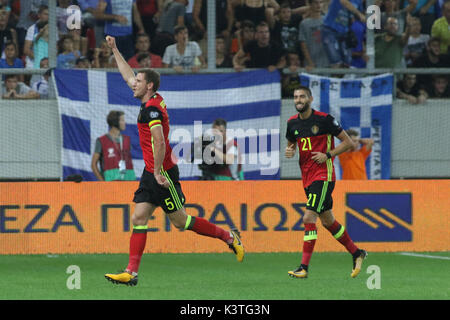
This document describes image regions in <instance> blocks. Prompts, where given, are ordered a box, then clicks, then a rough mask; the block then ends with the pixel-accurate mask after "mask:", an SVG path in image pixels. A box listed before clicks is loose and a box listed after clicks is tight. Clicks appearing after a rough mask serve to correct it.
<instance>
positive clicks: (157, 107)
mask: <svg viewBox="0 0 450 320" xmlns="http://www.w3.org/2000/svg"><path fill="white" fill-rule="evenodd" d="M106 41H107V43H108V46H109V47H110V48H111V49H112V51H113V54H114V58H115V59H116V62H117V67H118V68H119V71H120V73H121V74H122V77H123V79H124V80H125V82H126V83H127V84H128V86H129V87H130V88H131V89H132V90H133V93H134V97H135V98H136V99H139V100H141V103H142V104H141V109H140V112H139V116H138V119H137V125H138V131H139V142H140V145H141V148H142V153H143V158H144V162H145V168H144V172H143V174H142V177H141V180H140V183H139V187H138V189H137V190H136V192H135V193H134V199H133V201H134V202H135V203H136V206H135V210H134V212H133V215H132V219H131V220H132V223H133V232H132V234H131V238H130V247H129V261H128V266H127V267H126V269H125V270H124V271H123V272H119V273H116V274H105V278H106V279H108V280H109V281H112V282H113V283H117V284H126V285H132V286H134V285H136V284H137V282H138V269H139V265H140V262H141V258H142V254H143V252H144V249H145V244H146V241H147V229H148V227H147V223H148V219H149V218H150V217H151V215H152V214H153V212H154V211H155V209H156V208H157V207H159V206H160V207H161V208H162V209H163V210H164V212H165V213H166V214H167V216H168V217H169V220H170V221H171V223H172V224H173V225H174V226H175V227H176V228H178V229H180V230H192V231H194V232H196V233H198V234H200V235H204V236H208V237H212V238H218V239H221V240H222V241H224V242H225V243H226V244H228V246H229V247H230V249H231V250H232V251H233V252H234V253H235V254H236V258H237V260H238V261H239V262H242V261H243V259H244V253H245V252H244V247H243V245H242V243H241V240H240V235H239V232H238V230H236V229H234V230H230V231H226V230H224V229H222V228H220V227H218V226H216V225H214V224H212V223H210V222H209V221H207V220H205V219H203V218H200V217H193V216H190V215H187V214H186V211H185V209H184V206H183V205H184V203H185V200H186V199H185V196H184V194H183V192H182V190H181V184H180V182H179V171H178V166H177V164H176V159H175V158H174V157H173V156H172V149H171V147H170V144H169V138H168V137H169V116H168V113H167V109H166V104H165V103H164V99H163V98H162V97H161V96H160V95H159V94H158V93H157V91H158V89H159V84H160V75H159V73H158V72H156V71H155V70H152V69H142V70H140V71H139V72H138V73H137V74H134V71H133V69H132V68H131V67H130V66H129V65H128V63H127V62H126V61H125V59H124V58H123V56H122V54H121V53H120V52H119V50H118V49H117V47H116V43H115V38H114V37H111V36H107V37H106Z"/></svg>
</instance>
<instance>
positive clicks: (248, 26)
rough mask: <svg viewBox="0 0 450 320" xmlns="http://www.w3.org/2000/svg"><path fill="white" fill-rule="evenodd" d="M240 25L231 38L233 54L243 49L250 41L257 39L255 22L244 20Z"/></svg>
mask: <svg viewBox="0 0 450 320" xmlns="http://www.w3.org/2000/svg"><path fill="white" fill-rule="evenodd" d="M239 26H240V27H239V29H237V30H236V31H235V33H234V36H233V38H232V40H231V48H230V52H231V54H232V55H235V54H236V53H237V52H238V51H239V50H240V49H243V48H244V46H245V45H246V44H247V43H248V42H249V41H251V40H254V39H255V25H254V24H253V22H251V21H250V20H244V21H242V23H240V25H239Z"/></svg>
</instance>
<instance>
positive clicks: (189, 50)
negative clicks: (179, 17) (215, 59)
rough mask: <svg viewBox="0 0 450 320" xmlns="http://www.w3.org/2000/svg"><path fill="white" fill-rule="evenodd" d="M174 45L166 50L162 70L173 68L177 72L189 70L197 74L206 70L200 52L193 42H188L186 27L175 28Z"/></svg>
mask: <svg viewBox="0 0 450 320" xmlns="http://www.w3.org/2000/svg"><path fill="white" fill-rule="evenodd" d="M175 41H176V43H175V44H172V45H170V46H168V47H167V48H166V52H165V53H164V57H163V68H173V69H174V70H175V71H177V72H183V71H186V70H191V71H192V72H198V71H199V70H200V68H206V63H205V59H204V58H203V56H202V51H201V49H200V47H199V45H198V43H197V42H195V41H189V34H188V30H187V28H186V27H176V28H175Z"/></svg>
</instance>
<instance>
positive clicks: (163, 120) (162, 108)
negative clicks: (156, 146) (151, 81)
mask: <svg viewBox="0 0 450 320" xmlns="http://www.w3.org/2000/svg"><path fill="white" fill-rule="evenodd" d="M137 125H138V130H139V142H140V145H141V148H142V155H143V157H144V162H145V170H147V171H149V172H151V173H153V171H154V168H155V164H154V159H153V137H152V132H151V129H152V128H153V127H154V126H158V125H160V126H162V129H163V134H164V140H165V143H166V153H165V156H164V162H163V165H162V169H163V170H165V171H167V170H169V169H170V168H172V167H173V166H174V165H175V164H176V159H172V148H171V147H170V144H169V130H170V128H169V115H168V114H167V109H166V104H165V102H164V99H163V98H162V97H161V96H160V95H159V94H158V93H155V94H154V95H153V96H152V97H151V98H150V99H149V100H148V101H147V102H146V103H143V104H142V105H141V110H140V112H139V116H138V121H137Z"/></svg>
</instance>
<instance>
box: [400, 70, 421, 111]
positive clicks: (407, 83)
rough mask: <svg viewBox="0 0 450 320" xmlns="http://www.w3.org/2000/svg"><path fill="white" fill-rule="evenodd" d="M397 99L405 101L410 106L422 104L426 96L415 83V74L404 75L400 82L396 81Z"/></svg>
mask: <svg viewBox="0 0 450 320" xmlns="http://www.w3.org/2000/svg"><path fill="white" fill-rule="evenodd" d="M396 91H397V98H399V99H406V100H408V101H409V102H410V103H412V104H418V103H424V102H425V100H426V97H427V94H426V92H425V90H424V89H421V88H420V86H419V84H418V83H417V77H416V75H415V74H405V75H404V76H403V79H402V80H399V81H397V88H396Z"/></svg>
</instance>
